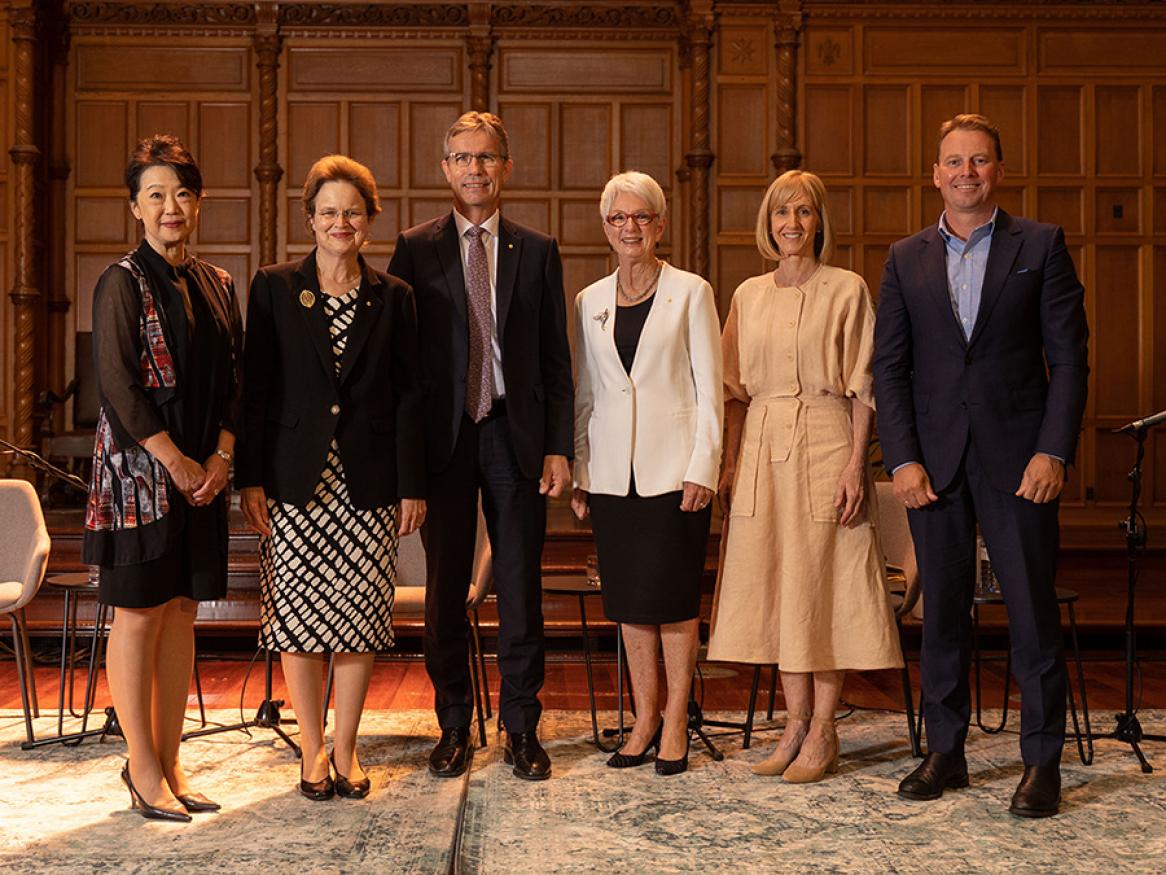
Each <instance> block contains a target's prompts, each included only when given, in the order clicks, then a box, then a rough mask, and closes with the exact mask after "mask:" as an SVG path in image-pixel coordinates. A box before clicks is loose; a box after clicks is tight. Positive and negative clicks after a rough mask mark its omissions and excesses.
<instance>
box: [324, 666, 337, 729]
mask: <svg viewBox="0 0 1166 875" xmlns="http://www.w3.org/2000/svg"><path fill="white" fill-rule="evenodd" d="M335 659H336V654H335V653H329V654H328V676H327V678H326V679H325V681H324V728H325V729H327V728H328V703H329V702H331V701H332V682H333V681H334V680H335V679H336V666H335Z"/></svg>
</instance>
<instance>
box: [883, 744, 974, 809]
mask: <svg viewBox="0 0 1166 875" xmlns="http://www.w3.org/2000/svg"><path fill="white" fill-rule="evenodd" d="M966 786H968V761H967V760H966V759H964V755H963V754H962V753H929V754H928V755H927V756H926V757H924V759H923V763H922V765H920V766H919V768H917V769H916V770H915V771H913V772H912V773H911V774H909V775H908V776H907V777H905V778H904V779H903V780H902V782H901V783H900V784H899V795H900V796H902V797H903V798H904V799H916V800H928V799H938V798H939V797H940V796H942V795H943V791H944V790H946V789H948V788H951V789H952V790H957V789H960V788H963V787H966Z"/></svg>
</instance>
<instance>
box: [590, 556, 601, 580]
mask: <svg viewBox="0 0 1166 875" xmlns="http://www.w3.org/2000/svg"><path fill="white" fill-rule="evenodd" d="M587 582H588V583H589V584H590V585H591V586H600V580H599V557H598V556H596V555H595V554H594V553H589V554H588V555H587Z"/></svg>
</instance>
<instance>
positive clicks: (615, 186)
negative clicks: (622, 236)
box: [599, 170, 668, 220]
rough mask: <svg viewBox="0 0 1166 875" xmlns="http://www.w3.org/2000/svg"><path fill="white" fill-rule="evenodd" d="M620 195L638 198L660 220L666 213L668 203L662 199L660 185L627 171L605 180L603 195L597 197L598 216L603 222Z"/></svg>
mask: <svg viewBox="0 0 1166 875" xmlns="http://www.w3.org/2000/svg"><path fill="white" fill-rule="evenodd" d="M621 194H630V195H632V196H633V197H638V198H639V199H640V200H642V201H643V202H644V203H646V204H647V205H648V206H650V207H651V208H652V212H654V213H656V214H657V215H658V216H659V217H660V218H661V219H663V218H664V216H665V215H667V213H668V201H667V199H666V198H665V197H664V189H662V188H660V183H658V182H657V181H656V180H654V179H653V178H652V177H650V176H649V175H648V174H646V173H641V172H640V171H638V170H628V171H626V172H624V173H617V174H616V175H615V176H613V177H612V178H611V179H609V180H607V185H605V186H604V187H603V194H602V195H600V196H599V215H600V216H602V217H603V218H604V219H605V220H606V219H607V214H608V213H609V212H610V211H611V205H612V204H613V203H615V199H616V198H617V197H619V196H620V195H621Z"/></svg>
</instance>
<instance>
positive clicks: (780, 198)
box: [757, 170, 834, 263]
mask: <svg viewBox="0 0 1166 875" xmlns="http://www.w3.org/2000/svg"><path fill="white" fill-rule="evenodd" d="M799 194H804V195H805V196H806V199H807V200H809V202H810V205H811V206H813V208H814V210H815V212H817V214H818V233H817V234H815V235H814V255H816V256H817V257H818V261H821V262H823V263H826V262H828V261H830V256H831V255H833V254H834V229H833V226H832V225H831V224H830V209H829V206H828V205H827V202H826V186H825V185H823V183H822V180H821V179H819V178H818V177H817V176H816V175H815V174H813V173H810V172H809V171H808V170H787V171H786V172H785V173H783V174H782V175H781V176H779V177H778V178H777V179H775V180H773V182H772V183H771V184H770V186H769V188H768V189H766V191H765V197H764V198H762V199H761V209H759V210H758V211H757V251H758V252H760V253H761V255H762V257H764V258H767V259H769V260H770V261H780V260H781V258H782V255H781V249H780V248H779V247H778V245H777V241H776V240H774V239H773V232H772V231H771V230H770V217H771V216H772V215H773V211H774V210H776V209H777V208H778V207H780V206H783V205H784V204H787V203H789V202H790V201H792V200H793V199H794V198H795V197H797V196H798V195H799Z"/></svg>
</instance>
